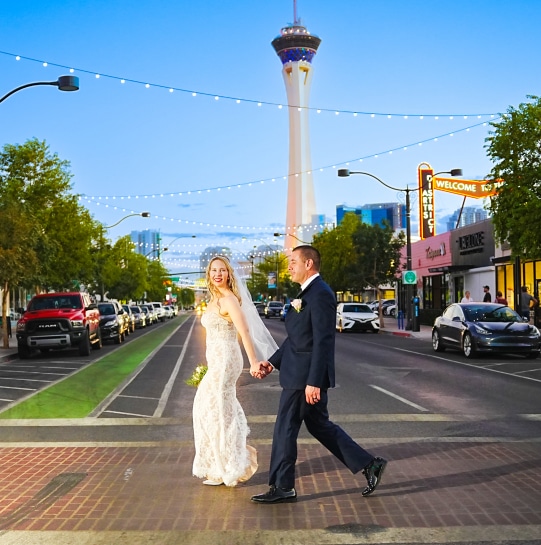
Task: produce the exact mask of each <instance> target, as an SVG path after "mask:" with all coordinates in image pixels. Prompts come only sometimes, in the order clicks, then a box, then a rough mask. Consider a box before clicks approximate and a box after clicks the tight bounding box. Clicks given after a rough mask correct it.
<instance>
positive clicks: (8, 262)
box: [0, 199, 39, 348]
mask: <svg viewBox="0 0 541 545" xmlns="http://www.w3.org/2000/svg"><path fill="white" fill-rule="evenodd" d="M23 211H24V207H23V206H21V203H20V202H19V201H13V200H7V199H6V200H0V217H1V218H2V225H1V226H0V290H1V291H2V305H1V314H0V315H1V316H2V329H3V347H4V348H8V346H9V339H8V336H7V320H8V316H9V304H8V297H9V289H10V286H12V285H15V284H17V282H18V281H19V280H20V279H21V278H23V277H24V276H25V274H26V272H27V270H28V269H34V268H37V267H38V266H39V263H38V257H37V254H36V252H35V251H34V248H33V234H34V232H35V230H36V228H37V224H36V222H35V221H33V218H32V217H31V216H27V215H25V214H24V213H23Z"/></svg>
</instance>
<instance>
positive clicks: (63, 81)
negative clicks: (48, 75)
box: [0, 76, 79, 102]
mask: <svg viewBox="0 0 541 545" xmlns="http://www.w3.org/2000/svg"><path fill="white" fill-rule="evenodd" d="M36 85H54V86H56V87H58V90H59V91H78V90H79V78H78V77H77V76H60V77H59V78H58V79H57V80H56V81H35V82H34V83H26V84H25V85H21V86H20V87H17V88H15V89H13V90H12V91H10V92H9V93H7V94H6V95H4V96H3V97H2V98H0V102H4V100H6V98H8V97H10V96H11V95H13V94H15V93H16V92H17V91H21V90H22V89H26V88H27V87H35V86H36Z"/></svg>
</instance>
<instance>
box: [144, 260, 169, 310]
mask: <svg viewBox="0 0 541 545" xmlns="http://www.w3.org/2000/svg"><path fill="white" fill-rule="evenodd" d="M168 277H169V272H168V271H167V269H166V268H165V267H164V266H163V264H162V262H161V261H157V260H156V261H150V262H149V263H148V267H147V288H146V290H147V291H146V293H147V296H146V299H147V301H163V300H164V299H165V286H164V280H165V279H166V278H168Z"/></svg>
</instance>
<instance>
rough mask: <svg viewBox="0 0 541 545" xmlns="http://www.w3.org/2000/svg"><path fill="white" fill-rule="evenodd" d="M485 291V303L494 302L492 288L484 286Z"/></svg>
mask: <svg viewBox="0 0 541 545" xmlns="http://www.w3.org/2000/svg"><path fill="white" fill-rule="evenodd" d="M483 291H484V292H485V295H484V297H483V303H490V302H492V295H490V288H489V287H488V286H483Z"/></svg>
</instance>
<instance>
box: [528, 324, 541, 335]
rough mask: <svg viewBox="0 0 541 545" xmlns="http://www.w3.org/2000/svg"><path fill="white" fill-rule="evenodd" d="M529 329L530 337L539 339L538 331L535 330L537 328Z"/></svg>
mask: <svg viewBox="0 0 541 545" xmlns="http://www.w3.org/2000/svg"><path fill="white" fill-rule="evenodd" d="M530 327H531V329H530V335H531V336H532V337H539V336H541V333H539V329H537V327H535V326H534V325H532V326H530Z"/></svg>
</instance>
